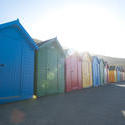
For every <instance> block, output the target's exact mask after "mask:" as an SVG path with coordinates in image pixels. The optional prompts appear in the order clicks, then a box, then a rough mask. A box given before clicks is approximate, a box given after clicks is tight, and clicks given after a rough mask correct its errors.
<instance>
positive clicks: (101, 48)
mask: <svg viewBox="0 0 125 125" xmlns="http://www.w3.org/2000/svg"><path fill="white" fill-rule="evenodd" d="M121 24H122V26H121ZM123 25H124V24H123V22H122V21H121V20H118V19H117V18H116V16H115V15H113V13H111V12H110V11H109V10H108V9H106V8H99V7H98V6H95V5H74V6H73V5H72V6H65V7H64V8H61V9H60V10H58V11H56V10H53V11H52V12H48V13H47V14H46V16H44V17H41V18H40V19H39V20H37V21H36V22H35V23H34V24H33V26H32V28H33V30H32V35H33V36H34V37H37V38H40V39H42V40H45V39H48V38H52V37H54V36H57V37H58V39H59V40H60V42H61V44H62V45H63V46H64V47H67V48H73V49H75V50H77V51H80V52H83V51H89V52H90V53H96V54H103V55H108V56H116V57H117V56H118V57H119V56H121V57H124V54H122V52H121V50H122V49H124V47H123V46H120V51H119V52H117V53H116V49H117V48H118V45H117V44H116V43H118V42H119V44H120V43H123V42H124V41H125V37H124V34H125V31H124V28H125V27H124V26H123ZM111 47H112V51H111Z"/></svg>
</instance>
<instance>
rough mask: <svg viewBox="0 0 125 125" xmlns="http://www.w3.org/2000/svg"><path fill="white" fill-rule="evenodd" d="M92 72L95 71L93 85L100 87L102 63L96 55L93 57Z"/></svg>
mask: <svg viewBox="0 0 125 125" xmlns="http://www.w3.org/2000/svg"><path fill="white" fill-rule="evenodd" d="M92 70H93V71H92V72H93V86H94V87H98V86H99V85H100V65H99V59H98V58H97V57H96V56H93V57H92Z"/></svg>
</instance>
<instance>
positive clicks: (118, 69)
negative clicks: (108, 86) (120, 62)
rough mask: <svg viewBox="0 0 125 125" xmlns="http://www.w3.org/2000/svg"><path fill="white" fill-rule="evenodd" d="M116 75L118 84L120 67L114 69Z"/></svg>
mask: <svg viewBox="0 0 125 125" xmlns="http://www.w3.org/2000/svg"><path fill="white" fill-rule="evenodd" d="M116 73H117V82H120V67H119V66H117V67H116Z"/></svg>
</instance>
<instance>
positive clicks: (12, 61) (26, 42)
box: [0, 19, 125, 104]
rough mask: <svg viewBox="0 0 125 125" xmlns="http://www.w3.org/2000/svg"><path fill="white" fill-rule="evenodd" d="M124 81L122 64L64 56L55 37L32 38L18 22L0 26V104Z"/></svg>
mask: <svg viewBox="0 0 125 125" xmlns="http://www.w3.org/2000/svg"><path fill="white" fill-rule="evenodd" d="M122 81H125V70H124V68H123V67H122V66H121V65H118V64H115V65H110V64H108V62H107V61H105V60H104V59H102V58H99V57H98V56H91V55H90V54H89V53H83V54H78V53H74V54H72V55H69V56H66V54H65V51H64V49H63V48H62V46H61V45H60V43H59V41H58V40H57V38H53V39H49V40H46V41H41V40H38V39H32V38H31V36H30V35H29V34H28V33H27V31H26V30H25V29H24V28H23V26H22V25H21V24H20V22H19V20H18V19H17V20H15V21H12V22H9V23H5V24H1V25H0V104H2V103H8V102H13V101H18V100H24V99H29V98H32V97H34V98H36V97H40V96H46V95H52V94H58V93H64V92H69V91H72V90H76V89H82V88H89V87H99V86H103V85H104V84H107V83H115V82H122Z"/></svg>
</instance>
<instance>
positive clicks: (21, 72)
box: [0, 20, 36, 104]
mask: <svg viewBox="0 0 125 125" xmlns="http://www.w3.org/2000/svg"><path fill="white" fill-rule="evenodd" d="M35 48H36V43H35V42H34V41H33V40H32V38H31V37H30V36H29V34H28V33H27V32H26V30H25V29H24V28H23V26H22V25H21V24H20V22H19V20H15V21H12V22H9V23H5V24H1V25H0V104H1V103H8V102H12V101H18V100H24V99H28V98H32V96H33V92H34V50H35Z"/></svg>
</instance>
